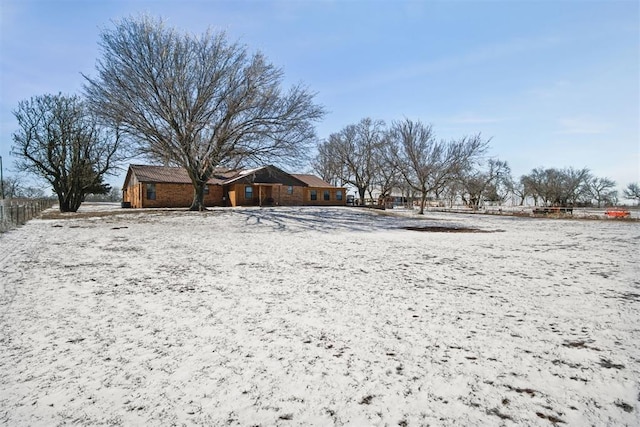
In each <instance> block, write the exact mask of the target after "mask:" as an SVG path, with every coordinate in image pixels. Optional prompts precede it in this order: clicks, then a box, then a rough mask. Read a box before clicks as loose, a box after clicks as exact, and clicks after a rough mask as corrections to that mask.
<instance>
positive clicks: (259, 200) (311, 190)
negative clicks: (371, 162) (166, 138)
mask: <svg viewBox="0 0 640 427" xmlns="http://www.w3.org/2000/svg"><path fill="white" fill-rule="evenodd" d="M122 188H123V190H122V201H123V206H128V207H132V208H181V207H189V206H191V202H192V201H193V185H192V183H191V180H190V178H189V176H188V174H187V172H186V170H184V169H183V168H179V167H167V166H148V165H130V166H129V170H128V171H127V176H126V178H125V181H124V185H123V187H122ZM204 203H205V206H302V205H316V206H318V205H320V206H344V205H345V204H346V189H345V188H342V187H335V186H333V185H331V184H329V183H327V182H325V181H323V180H321V179H320V178H318V177H317V176H314V175H300V174H289V173H287V172H285V171H283V170H282V169H279V168H277V167H275V166H270V165H269V166H263V167H260V168H256V169H248V170H240V171H231V170H223V169H221V170H217V171H215V172H214V174H213V176H212V177H211V179H209V181H208V182H207V186H206V187H205V196H204Z"/></svg>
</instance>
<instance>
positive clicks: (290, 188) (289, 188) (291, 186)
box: [287, 185, 293, 194]
mask: <svg viewBox="0 0 640 427" xmlns="http://www.w3.org/2000/svg"><path fill="white" fill-rule="evenodd" d="M287 194H293V185H290V186H288V187H287Z"/></svg>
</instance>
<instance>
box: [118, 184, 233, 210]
mask: <svg viewBox="0 0 640 427" xmlns="http://www.w3.org/2000/svg"><path fill="white" fill-rule="evenodd" d="M140 186H141V187H142V188H141V190H142V203H141V205H142V207H145V208H188V207H189V206H191V203H193V193H194V190H193V185H191V184H166V183H157V184H155V186H156V198H155V200H149V199H147V191H146V184H140ZM222 196H223V193H222V186H220V185H209V194H205V196H204V204H205V206H224V202H223V199H222ZM131 207H138V206H134V204H133V203H132V204H131Z"/></svg>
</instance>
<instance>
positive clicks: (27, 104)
mask: <svg viewBox="0 0 640 427" xmlns="http://www.w3.org/2000/svg"><path fill="white" fill-rule="evenodd" d="M14 115H15V117H16V119H17V120H18V126H19V130H18V131H16V132H15V133H14V134H13V147H12V154H13V155H14V156H16V158H17V160H16V168H17V170H19V171H24V172H30V173H33V174H34V175H36V176H39V177H41V178H44V179H45V180H46V181H48V182H49V183H50V184H51V186H52V187H53V191H54V192H55V193H56V195H57V196H58V202H59V205H60V211H61V212H76V211H77V210H78V208H79V207H80V204H81V203H82V201H83V199H84V197H85V195H87V194H92V193H93V194H103V193H107V192H108V191H109V186H108V185H106V184H104V182H103V180H104V176H105V174H108V173H109V172H111V171H112V170H113V169H114V168H115V167H116V166H117V162H118V161H119V153H120V150H119V149H120V147H119V142H120V140H119V137H118V133H117V132H115V133H111V132H107V131H105V130H104V129H103V128H101V127H100V126H99V125H98V123H97V121H96V119H95V118H94V117H93V116H92V115H91V114H90V113H89V111H88V109H87V108H86V106H85V104H84V103H83V102H82V101H81V99H80V98H78V97H77V96H64V95H60V94H59V95H42V96H36V97H33V98H31V99H30V100H26V101H22V102H20V103H19V104H18V108H17V110H15V111H14Z"/></svg>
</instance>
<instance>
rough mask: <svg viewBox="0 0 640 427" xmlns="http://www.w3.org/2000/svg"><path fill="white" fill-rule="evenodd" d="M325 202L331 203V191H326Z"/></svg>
mask: <svg viewBox="0 0 640 427" xmlns="http://www.w3.org/2000/svg"><path fill="white" fill-rule="evenodd" d="M323 197H324V201H325V202H326V201H329V200H330V199H331V196H330V195H329V190H324V196H323Z"/></svg>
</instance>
